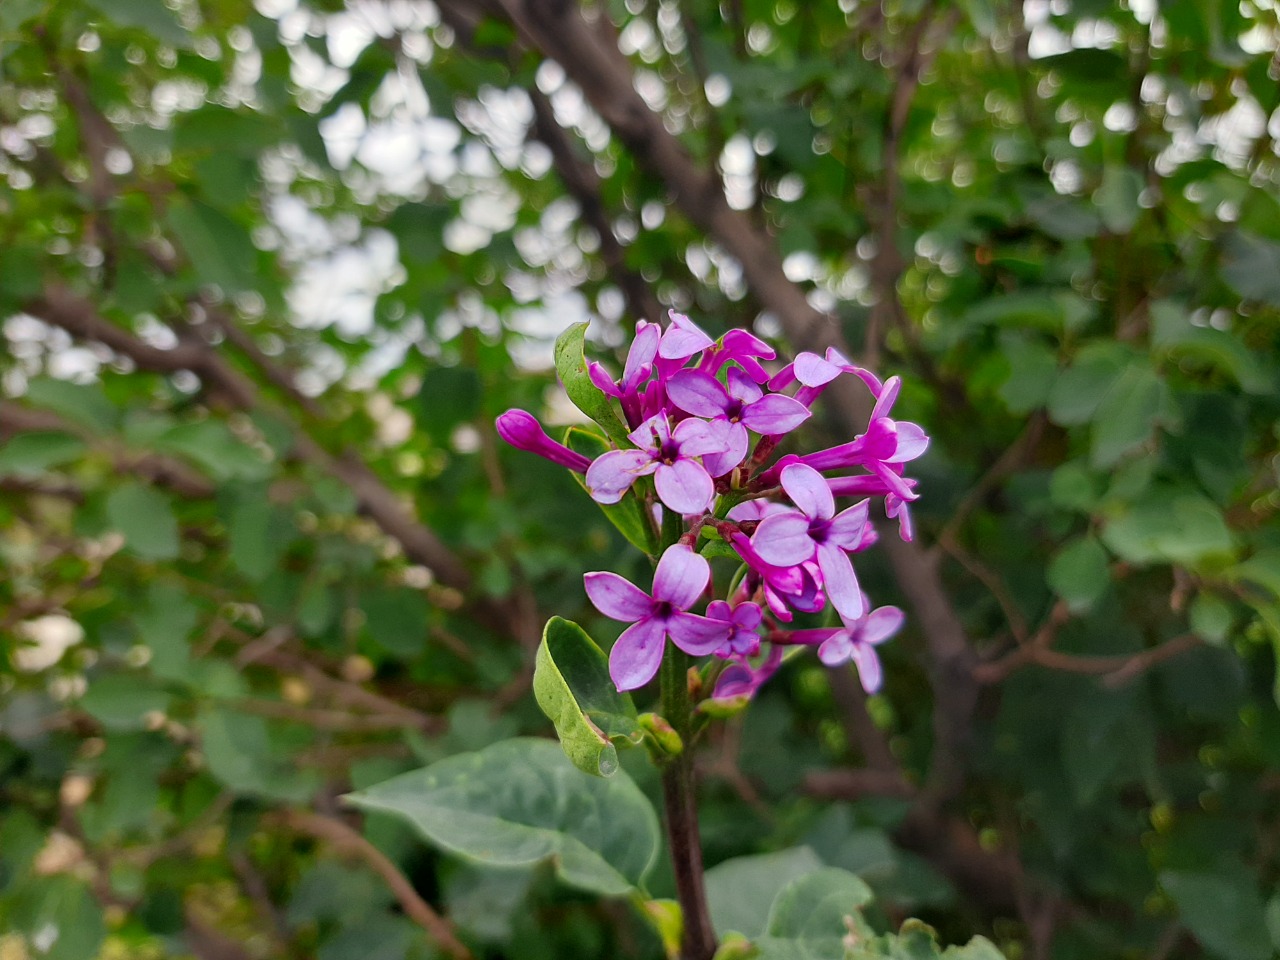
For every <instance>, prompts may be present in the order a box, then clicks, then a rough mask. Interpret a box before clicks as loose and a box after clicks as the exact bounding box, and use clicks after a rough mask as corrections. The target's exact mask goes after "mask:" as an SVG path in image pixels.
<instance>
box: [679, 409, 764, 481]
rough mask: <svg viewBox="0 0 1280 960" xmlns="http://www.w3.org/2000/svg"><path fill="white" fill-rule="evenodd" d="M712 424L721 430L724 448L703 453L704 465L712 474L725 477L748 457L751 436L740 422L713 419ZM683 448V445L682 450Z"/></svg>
mask: <svg viewBox="0 0 1280 960" xmlns="http://www.w3.org/2000/svg"><path fill="white" fill-rule="evenodd" d="M686 422H687V421H686ZM710 426H712V427H718V428H719V429H720V430H721V433H722V436H723V438H724V439H723V440H722V441H721V444H722V445H723V449H722V450H715V451H712V452H710V453H705V454H703V455H702V465H703V466H704V467H706V468H707V473H709V474H710V475H711V476H713V477H723V476H724V475H725V474H726V473H728V472H729V471H730V470H732V469H733V468H734V467H736V466H738V464H740V463H742V461H743V460H745V459H746V456H747V448H748V447H750V446H751V437H750V436H749V435H748V434H747V428H746V427H744V426H743V425H742V424H740V423H730V422H729V421H728V420H712V421H711V424H710ZM683 449H684V448H683V447H681V450H683Z"/></svg>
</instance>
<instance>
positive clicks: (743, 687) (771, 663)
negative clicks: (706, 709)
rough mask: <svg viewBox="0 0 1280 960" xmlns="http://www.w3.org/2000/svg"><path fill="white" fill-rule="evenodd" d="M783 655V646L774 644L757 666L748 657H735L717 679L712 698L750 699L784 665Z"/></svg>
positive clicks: (723, 699) (730, 700) (726, 701)
mask: <svg viewBox="0 0 1280 960" xmlns="http://www.w3.org/2000/svg"><path fill="white" fill-rule="evenodd" d="M782 656H783V649H782V647H779V646H774V647H773V648H772V649H771V650H770V651H769V655H768V656H767V657H765V659H764V662H763V663H761V664H760V665H759V666H755V667H753V666H752V665H751V661H749V660H748V659H747V658H746V657H735V658H734V661H733V663H731V664H730V665H729V666H727V667H725V669H724V672H723V673H721V674H720V677H719V679H718V680H716V687H715V691H714V692H713V693H712V694H711V699H713V700H719V701H721V702H722V703H728V702H732V701H735V700H743V701H745V700H750V699H751V698H752V697H754V696H755V695H756V691H758V690H759V689H760V688H761V687H762V686H764V683H765V681H766V680H768V679H769V678H770V677H772V676H773V675H774V674H775V673H777V672H778V667H780V666H782Z"/></svg>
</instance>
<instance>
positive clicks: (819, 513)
mask: <svg viewBox="0 0 1280 960" xmlns="http://www.w3.org/2000/svg"><path fill="white" fill-rule="evenodd" d="M782 489H783V490H785V491H787V496H789V497H790V498H791V502H792V503H794V504H795V505H796V506H797V507H799V508H800V509H801V510H802V511H804V515H805V516H806V517H808V518H809V519H810V520H830V519H831V516H832V514H834V513H835V512H836V498H835V497H833V496H832V495H831V488H830V487H829V486H827V481H826V480H825V479H824V478H823V476H822V474H820V473H819V472H818V471H817V470H815V469H813V467H811V466H809V465H808V464H804V463H793V464H790V465H789V466H787V467H785V468H783V471H782Z"/></svg>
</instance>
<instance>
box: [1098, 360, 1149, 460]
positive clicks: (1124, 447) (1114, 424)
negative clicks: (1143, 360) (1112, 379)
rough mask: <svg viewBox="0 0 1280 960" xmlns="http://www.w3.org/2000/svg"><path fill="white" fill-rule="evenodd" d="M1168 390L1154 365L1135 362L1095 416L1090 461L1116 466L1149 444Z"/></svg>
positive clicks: (1104, 400)
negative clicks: (1129, 453) (1153, 367)
mask: <svg viewBox="0 0 1280 960" xmlns="http://www.w3.org/2000/svg"><path fill="white" fill-rule="evenodd" d="M1167 392H1168V390H1167V388H1166V387H1165V384H1164V381H1163V380H1161V379H1160V377H1159V376H1157V375H1156V372H1155V371H1154V370H1153V369H1151V367H1149V366H1146V365H1143V364H1134V365H1133V366H1131V367H1129V368H1128V369H1127V370H1125V371H1124V373H1122V374H1121V375H1120V378H1119V380H1117V381H1116V383H1115V385H1114V386H1112V388H1111V389H1110V390H1109V391H1107V395H1106V396H1105V397H1103V399H1102V402H1101V403H1100V404H1099V405H1098V410H1097V412H1096V414H1095V415H1094V417H1093V444H1092V446H1091V447H1090V450H1089V461H1090V462H1091V463H1092V464H1093V465H1094V466H1095V467H1111V466H1114V465H1115V464H1116V463H1117V462H1118V461H1119V460H1120V458H1121V457H1123V456H1124V455H1125V454H1126V453H1128V452H1130V451H1131V450H1133V449H1135V448H1136V447H1139V446H1141V445H1142V444H1144V443H1146V442H1147V441H1148V440H1149V439H1150V438H1151V434H1152V432H1153V431H1154V430H1155V426H1156V420H1157V418H1158V416H1159V414H1160V412H1161V408H1162V404H1163V401H1164V399H1165V396H1166V394H1167Z"/></svg>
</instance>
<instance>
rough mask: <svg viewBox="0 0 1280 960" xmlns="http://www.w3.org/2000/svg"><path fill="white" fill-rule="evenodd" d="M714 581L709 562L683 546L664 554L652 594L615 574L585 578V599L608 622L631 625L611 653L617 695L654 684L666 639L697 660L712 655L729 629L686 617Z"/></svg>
mask: <svg viewBox="0 0 1280 960" xmlns="http://www.w3.org/2000/svg"><path fill="white" fill-rule="evenodd" d="M710 579H711V566H710V565H709V564H708V563H707V561H706V558H705V557H702V556H699V555H698V554H696V553H694V552H693V549H692V548H690V547H687V546H685V545H683V544H679V543H677V544H675V545H674V546H670V547H668V548H667V549H666V551H665V552H664V553H663V554H662V557H661V559H659V560H658V568H657V570H656V571H655V572H654V574H653V595H652V596H650V595H649V594H647V593H645V592H644V591H643V590H641V589H640V588H639V587H637V586H636V585H635V584H633V583H632V582H631V581H629V580H625V579H623V578H622V577H620V576H618V574H616V573H608V572H596V573H588V574H587V575H586V576H584V577H583V582H584V583H585V585H586V589H587V596H588V597H590V598H591V602H592V603H593V604H595V606H596V609H597V610H599V611H600V612H601V613H603V614H604V615H605V616H606V617H610V618H611V619H614V620H621V621H622V622H624V623H630V624H631V626H629V627H627V629H625V630H623V631H622V635H621V636H619V637H618V639H617V641H616V642H615V643H614V645H613V650H612V652H610V654H609V676H610V677H612V678H613V683H614V686H616V687H617V688H618V689H619V690H634V689H636V688H637V687H642V686H644V685H645V684H646V683H648V682H649V681H650V680H652V679H653V677H654V674H656V673H657V672H658V667H659V666H660V665H661V664H662V654H663V651H664V650H665V649H666V639H667V638H668V637H670V638H671V642H672V643H674V644H675V645H676V646H677V647H679V648H680V649H681V650H683V651H684V652H685V653H688V654H692V655H693V656H695V657H702V656H706V655H707V654H709V653H714V652H715V651H716V649H718V648H719V647H720V645H721V644H723V643H724V642H725V641H726V640H727V639H728V637H729V632H730V629H731V626H730V624H729V623H726V622H725V621H724V620H713V619H710V618H708V617H700V616H698V615H697V614H693V613H688V612H687V611H688V609H689V608H690V607H691V606H693V605H694V604H695V603H696V602H697V601H698V598H699V597H701V596H702V591H703V590H705V589H706V588H707V583H708V582H709V581H710Z"/></svg>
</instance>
